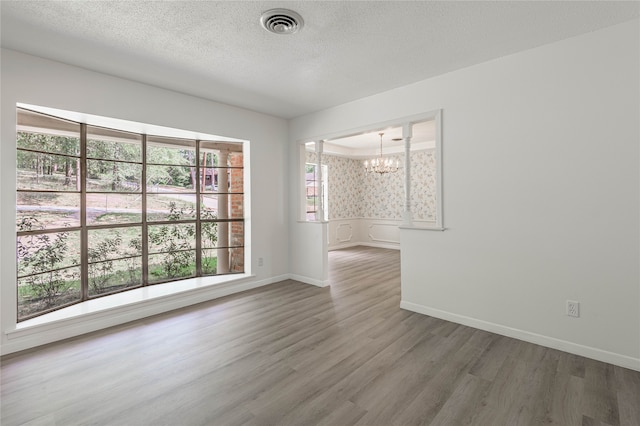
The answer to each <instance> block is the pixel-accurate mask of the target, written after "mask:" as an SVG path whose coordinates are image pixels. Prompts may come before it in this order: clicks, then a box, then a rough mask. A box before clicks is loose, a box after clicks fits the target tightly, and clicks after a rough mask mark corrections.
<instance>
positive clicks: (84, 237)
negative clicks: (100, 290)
mask: <svg viewBox="0 0 640 426" xmlns="http://www.w3.org/2000/svg"><path fill="white" fill-rule="evenodd" d="M87 176H88V174H87V125H86V124H85V123H81V124H80V294H81V297H82V300H87V299H88V298H89V236H88V232H87Z"/></svg>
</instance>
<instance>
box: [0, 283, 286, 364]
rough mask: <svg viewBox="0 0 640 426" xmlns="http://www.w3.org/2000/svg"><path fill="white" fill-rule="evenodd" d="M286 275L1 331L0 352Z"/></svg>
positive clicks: (152, 313)
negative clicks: (3, 337) (0, 342)
mask: <svg viewBox="0 0 640 426" xmlns="http://www.w3.org/2000/svg"><path fill="white" fill-rule="evenodd" d="M288 278H289V276H288V274H284V275H279V276H275V277H270V278H266V279H263V280H259V281H241V282H234V283H226V284H220V285H213V286H209V287H203V288H200V289H196V290H191V291H185V292H181V293H176V294H173V295H169V296H165V297H161V298H157V299H151V300H146V301H143V302H139V303H133V304H129V305H123V306H119V307H115V308H111V309H108V310H104V311H98V312H92V313H88V314H86V315H82V316H79V317H74V318H69V319H62V320H58V321H52V322H47V323H43V324H39V325H35V326H32V327H28V328H22V329H16V330H9V331H5V333H6V335H7V341H6V342H5V343H4V344H3V345H2V347H1V348H0V355H7V354H10V353H13V352H18V351H22V350H25V349H30V348H33V347H36V346H41V345H45V344H47V343H52V342H56V341H59V340H64V339H68V338H71V337H76V336H80V335H82V334H86V333H90V332H93V331H97V330H102V329H105V328H108V327H113V326H116V325H120V324H124V323H127V322H131V321H135V320H138V319H142V318H147V317H150V316H153V315H157V314H161V313H164V312H169V311H173V310H175V309H179V308H184V307H186V306H190V305H195V304H197V303H202V302H207V301H210V300H213V299H218V298H221V297H224V296H228V295H231V294H235V293H239V292H242V291H246V290H251V289H254V288H257V287H262V286H265V285H268V284H273V283H276V282H279V281H284V280H286V279H288Z"/></svg>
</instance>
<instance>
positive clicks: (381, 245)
mask: <svg viewBox="0 0 640 426" xmlns="http://www.w3.org/2000/svg"><path fill="white" fill-rule="evenodd" d="M357 246H365V247H376V248H383V249H390V250H400V244H384V243H367V242H356V243H347V244H340V245H337V246H332V247H328V248H327V251H333V250H342V249H346V248H350V247H357Z"/></svg>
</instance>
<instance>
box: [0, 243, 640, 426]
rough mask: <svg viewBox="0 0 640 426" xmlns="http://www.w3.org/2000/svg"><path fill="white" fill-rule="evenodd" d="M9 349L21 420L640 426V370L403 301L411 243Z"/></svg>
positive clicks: (7, 393) (15, 411) (6, 397)
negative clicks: (320, 280)
mask: <svg viewBox="0 0 640 426" xmlns="http://www.w3.org/2000/svg"><path fill="white" fill-rule="evenodd" d="M329 260H330V281H331V286H330V287H329V288H317V287H314V286H309V285H306V284H302V283H299V282H296V281H292V280H286V281H283V282H280V283H276V284H272V285H269V286H266V287H263V288H259V289H254V290H250V291H247V292H243V293H240V294H236V295H232V296H228V297H225V298H221V299H217V300H213V301H210V302H206V303H202V304H199V305H196V306H192V307H188V308H183V309H179V310H176V311H173V312H168V313H164V314H161V315H158V316H154V317H151V318H146V319H143V320H140V321H136V322H132V323H129V324H124V325H121V326H118V327H113V328H110V329H107V330H101V331H98V332H95V333H91V334H87V335H84V336H79V337H77V338H74V339H69V340H67V341H63V342H58V343H54V344H50V345H47V346H43V347H40V348H36V349H33V350H28V351H24V352H22V353H18V354H12V355H9V356H5V357H3V358H2V360H1V361H2V365H1V371H0V373H1V375H2V376H1V377H2V383H1V385H0V398H1V401H0V404H1V406H0V408H1V413H0V414H1V417H0V423H1V424H2V425H3V426H5V425H8V426H14V425H16V426H17V425H32V426H36V425H64V426H67V425H77V424H97V425H118V426H120V425H135V426H137V425H154V426H155V425H245V424H246V425H288V424H291V425H316V424H317V425H331V426H350V425H366V426H370V425H384V426H389V425H394V424H398V425H413V424H432V425H455V426H459V425H460V426H462V425H480V426H484V425H491V426H493V425H510V426H511V425H519V424H522V425H543V424H544V425H564V426H572V425H596V424H597V425H610V426H630V425H633V426H638V425H640V403H639V401H640V373H639V372H635V371H631V370H627V369H624V368H620V367H614V366H611V365H608V364H605V363H601V362H597V361H593V360H589V359H585V358H583V357H580V356H576V355H571V354H566V353H562V352H559V351H555V350H552V349H548V348H545V347H542V346H537V345H533V344H530V343H526V342H521V341H518V340H514V339H510V338H507V337H503V336H498V335H495V334H492V333H488V332H485V331H480V330H475V329H472V328H469V327H465V326H462V325H459V324H454V323H451V322H448V321H444V320H441V319H437V318H433V317H428V316H425V315H420V314H416V313H413V312H409V311H405V310H402V309H400V308H399V305H400V253H399V252H398V251H397V250H384V249H378V248H370V247H354V248H349V249H343V250H336V251H332V252H330V253H329Z"/></svg>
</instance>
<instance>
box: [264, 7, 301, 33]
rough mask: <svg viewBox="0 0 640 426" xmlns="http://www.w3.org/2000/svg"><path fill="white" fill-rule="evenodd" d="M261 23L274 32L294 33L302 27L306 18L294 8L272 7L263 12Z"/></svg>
mask: <svg viewBox="0 0 640 426" xmlns="http://www.w3.org/2000/svg"><path fill="white" fill-rule="evenodd" d="M260 25H262V28H264V29H265V30H267V31H269V32H272V33H274V34H293V33H297V32H298V31H300V30H301V29H302V27H303V26H304V20H303V19H302V16H300V15H298V14H297V13H296V12H294V11H293V10H289V9H271V10H267V11H266V12H264V13H263V14H262V16H261V17H260Z"/></svg>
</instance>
